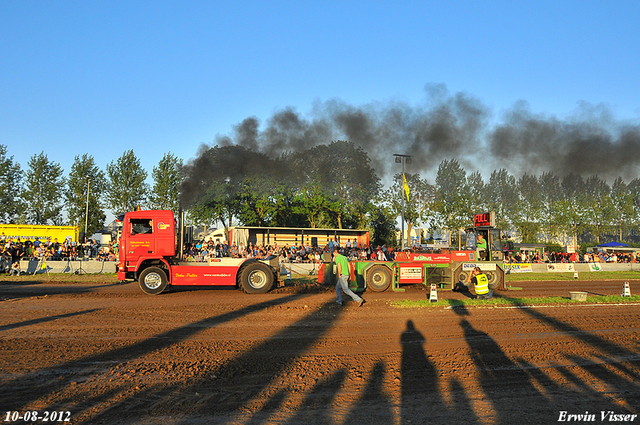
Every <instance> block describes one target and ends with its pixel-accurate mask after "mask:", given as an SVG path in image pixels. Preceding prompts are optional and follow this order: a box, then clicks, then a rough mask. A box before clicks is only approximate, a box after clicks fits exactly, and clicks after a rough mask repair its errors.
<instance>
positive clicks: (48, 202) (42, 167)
mask: <svg viewBox="0 0 640 425" xmlns="http://www.w3.org/2000/svg"><path fill="white" fill-rule="evenodd" d="M62 173H63V171H62V167H60V164H58V163H56V162H51V161H49V158H48V157H47V155H45V153H44V152H41V153H40V154H38V155H33V156H32V157H31V158H30V159H29V168H28V169H27V172H26V174H25V180H26V185H25V189H24V191H23V192H22V199H23V201H24V203H25V204H26V205H27V206H26V211H25V212H26V219H27V221H28V222H29V223H32V224H53V225H61V224H63V219H62V194H63V191H64V185H65V179H64V176H63V175H62Z"/></svg>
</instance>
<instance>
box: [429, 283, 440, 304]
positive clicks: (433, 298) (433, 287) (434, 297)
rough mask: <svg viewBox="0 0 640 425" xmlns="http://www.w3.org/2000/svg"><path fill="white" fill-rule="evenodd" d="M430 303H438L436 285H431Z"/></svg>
mask: <svg viewBox="0 0 640 425" xmlns="http://www.w3.org/2000/svg"><path fill="white" fill-rule="evenodd" d="M429 301H431V302H432V303H435V302H438V291H437V290H436V284H435V283H432V284H431V294H430V295H429Z"/></svg>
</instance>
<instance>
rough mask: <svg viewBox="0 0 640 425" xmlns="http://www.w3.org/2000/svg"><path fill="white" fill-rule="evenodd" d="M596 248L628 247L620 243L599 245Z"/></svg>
mask: <svg viewBox="0 0 640 425" xmlns="http://www.w3.org/2000/svg"><path fill="white" fill-rule="evenodd" d="M598 246H599V247H602V248H619V247H623V246H629V245H627V244H626V243H622V242H607V243H603V244H600V245H598Z"/></svg>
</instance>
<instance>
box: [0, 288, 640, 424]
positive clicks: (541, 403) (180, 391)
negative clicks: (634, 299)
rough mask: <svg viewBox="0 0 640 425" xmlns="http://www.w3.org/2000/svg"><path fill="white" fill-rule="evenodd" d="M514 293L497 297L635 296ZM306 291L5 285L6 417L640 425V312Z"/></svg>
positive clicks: (415, 292) (0, 344)
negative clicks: (617, 417) (612, 423)
mask: <svg viewBox="0 0 640 425" xmlns="http://www.w3.org/2000/svg"><path fill="white" fill-rule="evenodd" d="M517 286H521V287H523V288H524V290H523V291H510V292H498V293H497V294H496V295H497V296H505V297H512V296H516V297H522V296H543V295H562V296H568V291H569V290H577V289H579V290H587V291H590V292H592V293H597V294H616V295H619V294H620V293H621V290H622V286H621V283H620V282H601V283H597V282H590V283H585V282H579V283H577V282H563V283H554V282H542V283H520V284H517ZM638 286H640V285H639V284H638V283H635V282H634V283H632V292H633V293H634V294H635V293H636V292H637V290H638V289H640V288H638V289H636V288H637V287H638ZM293 292H294V291H292V290H290V289H287V288H284V289H279V290H276V291H274V292H271V293H269V294H266V295H254V296H251V295H245V294H243V293H241V292H239V291H236V290H220V289H193V290H191V289H189V290H179V291H178V290H177V291H173V292H169V293H167V294H163V295H160V296H155V297H154V296H148V295H144V294H143V293H141V292H140V290H139V289H138V288H137V284H135V283H129V284H125V285H120V284H50V283H39V282H38V283H28V282H25V283H20V284H16V283H15V282H14V283H7V282H3V283H0V300H2V301H0V306H1V308H0V388H1V389H0V400H1V403H0V411H1V412H2V415H3V417H2V419H3V420H4V418H5V417H4V415H6V412H7V411H18V412H20V413H24V412H25V411H27V410H29V411H34V410H37V411H40V412H44V411H54V410H55V411H69V412H71V423H74V424H81V423H82V424H89V423H91V424H95V423H103V424H116V423H118V424H156V423H158V424H159V423H162V424H205V423H234V424H235V423H239V424H262V423H284V424H327V423H329V424H331V423H335V424H362V423H365V424H371V425H372V424H399V423H402V424H421V423H435V424H438V423H441V424H449V423H451V424H454V423H456V424H457V423H460V422H463V423H467V424H468V423H504V424H511V423H557V421H558V419H559V418H560V417H561V415H562V413H561V412H562V411H566V412H567V413H566V414H567V415H569V414H585V412H587V411H588V414H595V415H596V416H595V422H600V421H601V411H604V412H605V413H606V412H607V411H613V412H615V413H616V414H623V413H634V414H635V413H640V412H639V411H640V342H639V340H638V335H639V331H640V320H639V319H640V305H606V306H603V305H599V306H589V305H578V306H540V307H534V308H506V307H500V308H497V307H470V308H455V309H451V308H443V307H436V308H425V309H403V308H398V307H393V306H391V305H390V303H389V302H390V301H391V300H397V299H418V298H425V297H426V292H425V291H424V290H422V289H421V288H418V289H416V288H409V289H408V290H407V292H405V293H393V292H390V293H365V295H364V297H365V298H366V300H367V304H365V305H364V306H363V307H361V308H358V307H357V306H356V305H355V304H354V303H353V302H351V303H346V305H345V306H344V307H340V306H338V305H336V304H335V302H334V300H335V294H334V293H333V292H332V291H331V290H330V289H325V290H315V291H310V293H293ZM439 297H440V298H444V297H464V295H463V294H458V293H451V292H441V293H439ZM20 422H22V423H24V421H20ZM634 422H635V423H640V419H639V418H638V417H636V418H635V420H634ZM35 423H43V422H42V421H37V422H35Z"/></svg>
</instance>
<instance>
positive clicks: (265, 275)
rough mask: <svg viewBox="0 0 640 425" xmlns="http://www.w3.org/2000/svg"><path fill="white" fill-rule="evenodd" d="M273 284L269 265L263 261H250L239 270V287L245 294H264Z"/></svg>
mask: <svg viewBox="0 0 640 425" xmlns="http://www.w3.org/2000/svg"><path fill="white" fill-rule="evenodd" d="M271 286H273V272H272V271H271V267H269V266H267V265H266V264H263V263H258V262H256V263H251V264H248V265H246V266H245V267H243V268H242V270H241V271H240V287H241V288H242V290H243V291H244V292H246V293H247V294H264V293H266V292H269V290H270V289H271Z"/></svg>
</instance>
